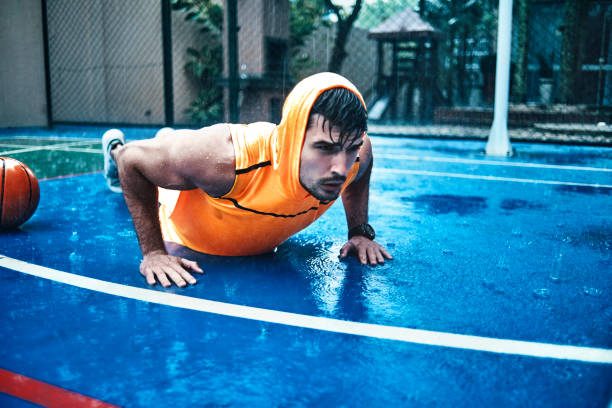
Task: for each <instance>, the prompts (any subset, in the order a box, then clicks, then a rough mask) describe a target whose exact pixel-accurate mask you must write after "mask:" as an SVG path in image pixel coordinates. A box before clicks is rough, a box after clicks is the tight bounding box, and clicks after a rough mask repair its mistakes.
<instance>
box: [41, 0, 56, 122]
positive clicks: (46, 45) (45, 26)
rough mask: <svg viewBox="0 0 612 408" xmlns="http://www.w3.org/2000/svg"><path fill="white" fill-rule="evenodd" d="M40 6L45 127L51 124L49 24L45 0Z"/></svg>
mask: <svg viewBox="0 0 612 408" xmlns="http://www.w3.org/2000/svg"><path fill="white" fill-rule="evenodd" d="M40 7H41V8H42V10H41V11H42V32H43V50H44V58H45V93H46V98H47V127H48V128H51V127H52V126H53V106H52V105H51V71H50V69H51V68H50V65H49V26H48V18H47V0H41V1H40Z"/></svg>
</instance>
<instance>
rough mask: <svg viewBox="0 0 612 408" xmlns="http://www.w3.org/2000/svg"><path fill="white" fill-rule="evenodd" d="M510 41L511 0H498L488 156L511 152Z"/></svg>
mask: <svg viewBox="0 0 612 408" xmlns="http://www.w3.org/2000/svg"><path fill="white" fill-rule="evenodd" d="M511 43H512V0H499V19H498V22H497V68H496V70H495V111H494V114H493V125H492V126H491V131H490V132H489V140H488V141H487V147H486V152H487V154H488V155H490V156H509V155H510V154H512V148H511V147H510V138H509V137H508V98H509V96H510V47H511Z"/></svg>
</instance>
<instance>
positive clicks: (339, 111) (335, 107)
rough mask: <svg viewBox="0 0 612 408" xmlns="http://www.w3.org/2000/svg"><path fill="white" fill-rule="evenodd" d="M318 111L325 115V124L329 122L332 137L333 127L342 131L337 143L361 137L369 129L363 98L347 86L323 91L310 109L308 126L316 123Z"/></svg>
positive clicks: (342, 143)
mask: <svg viewBox="0 0 612 408" xmlns="http://www.w3.org/2000/svg"><path fill="white" fill-rule="evenodd" d="M317 113H318V114H319V115H321V116H323V126H324V125H325V122H329V129H330V130H329V132H330V137H331V131H332V129H333V130H337V131H338V132H340V136H339V139H338V140H337V141H335V143H340V144H341V145H344V144H345V143H347V142H349V143H350V142H352V141H353V140H354V139H356V138H358V137H361V135H362V134H363V133H364V132H365V131H366V130H367V129H368V114H367V112H366V110H365V109H364V107H363V104H362V103H361V100H360V99H359V98H358V97H357V95H355V94H354V93H353V92H351V91H350V90H348V89H347V88H342V87H337V88H331V89H328V90H327V91H324V92H323V93H321V95H319V97H318V98H317V100H316V101H315V103H314V105H312V108H311V109H310V116H309V117H308V126H307V128H310V127H312V126H314V125H315V121H314V118H313V116H314V115H315V114H317Z"/></svg>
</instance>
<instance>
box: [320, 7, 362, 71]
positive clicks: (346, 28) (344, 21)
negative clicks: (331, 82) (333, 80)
mask: <svg viewBox="0 0 612 408" xmlns="http://www.w3.org/2000/svg"><path fill="white" fill-rule="evenodd" d="M324 1H325V3H324V4H325V8H326V9H327V11H329V12H330V13H332V14H334V15H335V17H336V20H337V22H336V36H335V38H334V48H333V50H332V56H331V59H330V61H329V66H328V70H329V71H331V72H337V73H340V71H341V70H342V63H343V62H344V59H345V58H346V56H347V55H348V54H347V53H346V42H347V40H348V37H349V34H350V33H351V30H352V28H353V24H355V21H357V17H358V16H359V12H360V11H361V6H362V4H363V0H355V4H354V5H353V7H352V9H351V12H350V13H349V12H348V11H346V10H345V8H344V7H342V6H338V5H336V4H334V3H333V2H332V0H324Z"/></svg>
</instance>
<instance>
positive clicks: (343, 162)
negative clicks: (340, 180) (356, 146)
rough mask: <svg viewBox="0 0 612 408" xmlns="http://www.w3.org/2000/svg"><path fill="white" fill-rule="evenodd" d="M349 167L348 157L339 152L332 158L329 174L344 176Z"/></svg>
mask: <svg viewBox="0 0 612 408" xmlns="http://www.w3.org/2000/svg"><path fill="white" fill-rule="evenodd" d="M349 167H350V163H349V157H348V155H347V154H346V152H340V153H338V154H336V155H334V157H333V158H332V162H331V172H332V173H333V174H339V175H342V176H346V173H347V172H348V169H349Z"/></svg>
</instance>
